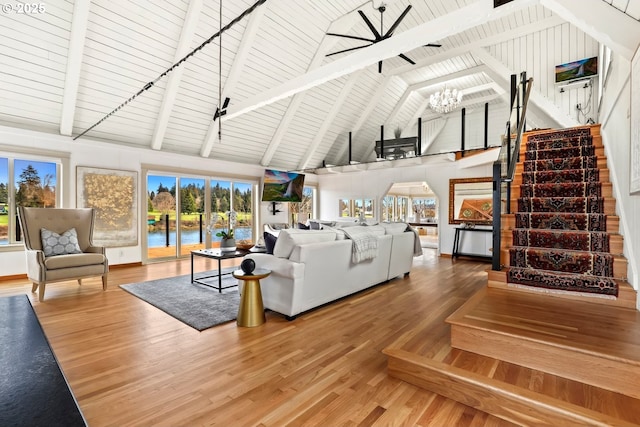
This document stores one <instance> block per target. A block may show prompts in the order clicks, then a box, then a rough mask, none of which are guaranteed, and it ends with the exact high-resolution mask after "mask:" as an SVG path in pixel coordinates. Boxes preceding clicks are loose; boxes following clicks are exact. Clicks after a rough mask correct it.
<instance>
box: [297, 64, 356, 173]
mask: <svg viewBox="0 0 640 427" xmlns="http://www.w3.org/2000/svg"><path fill="white" fill-rule="evenodd" d="M361 73H362V70H360V71H359V72H356V73H353V74H351V75H350V76H349V79H348V80H347V82H346V83H345V84H344V86H343V87H342V90H341V91H340V95H338V98H337V99H336V101H335V102H334V103H333V106H332V107H331V110H330V111H329V113H328V114H327V116H326V117H325V119H324V121H323V122H322V125H321V126H320V129H319V130H318V132H316V134H315V136H314V138H313V141H311V144H310V145H309V148H308V149H307V152H306V154H305V156H304V158H303V160H302V162H300V165H299V166H298V168H299V169H306V167H307V166H308V165H309V161H310V160H311V157H312V156H313V155H314V154H315V152H316V151H317V150H318V147H320V144H321V143H322V140H323V139H324V136H325V134H326V133H327V130H328V129H329V127H330V126H331V125H332V124H333V120H334V119H335V117H336V115H337V114H338V113H339V112H340V109H341V108H342V104H343V103H344V102H345V101H346V99H347V97H348V96H349V94H350V93H351V89H353V86H354V85H355V84H356V82H357V81H358V79H359V78H360V74H361Z"/></svg>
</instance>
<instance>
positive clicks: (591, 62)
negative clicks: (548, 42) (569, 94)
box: [556, 56, 598, 83]
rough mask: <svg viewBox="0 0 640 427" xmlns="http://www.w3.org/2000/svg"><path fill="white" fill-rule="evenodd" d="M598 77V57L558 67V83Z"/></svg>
mask: <svg viewBox="0 0 640 427" xmlns="http://www.w3.org/2000/svg"><path fill="white" fill-rule="evenodd" d="M597 75H598V57H597V56H594V57H593V58H585V59H581V60H579V61H573V62H567V63H566V64H560V65H556V83H566V82H570V81H572V80H580V79H587V78H589V77H593V76H597Z"/></svg>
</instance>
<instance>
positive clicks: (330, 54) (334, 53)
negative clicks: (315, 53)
mask: <svg viewBox="0 0 640 427" xmlns="http://www.w3.org/2000/svg"><path fill="white" fill-rule="evenodd" d="M372 44H373V43H371V44H366V45H364V46H356V47H352V48H349V49H344V50H339V51H337V52H333V53H328V54H326V55H325V56H333V55H337V54H339V53H344V52H349V51H352V50H356V49H362V48H363V47H369V46H371V45H372Z"/></svg>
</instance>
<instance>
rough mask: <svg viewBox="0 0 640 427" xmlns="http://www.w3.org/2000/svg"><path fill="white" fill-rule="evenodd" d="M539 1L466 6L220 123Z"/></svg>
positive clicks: (242, 107)
mask: <svg viewBox="0 0 640 427" xmlns="http://www.w3.org/2000/svg"><path fill="white" fill-rule="evenodd" d="M539 1H540V0H514V1H513V2H511V3H509V4H507V5H504V6H501V7H499V8H494V7H493V1H491V0H478V1H476V2H474V3H472V4H471V5H469V6H466V7H463V8H460V9H458V10H456V11H454V12H451V13H449V14H447V15H444V16H441V17H438V18H436V19H434V20H432V21H429V22H426V23H424V24H421V25H418V26H416V27H413V28H411V29H410V30H407V31H405V32H403V33H400V34H397V35H394V36H393V37H390V38H388V39H386V40H383V41H381V42H378V43H375V44H373V45H371V46H369V47H366V48H363V49H360V50H357V51H355V52H354V53H352V54H350V55H349V56H346V57H344V58H341V59H338V60H336V61H334V62H332V63H330V64H327V65H324V66H322V67H320V68H317V69H315V70H312V71H310V72H308V73H306V74H304V75H301V76H299V77H296V78H294V79H291V80H290V81H288V82H286V83H284V84H282V85H280V86H278V87H275V88H272V89H270V90H266V91H264V92H262V93H261V94H259V95H257V96H255V97H254V98H252V99H249V100H247V101H245V102H243V103H242V104H239V105H237V106H235V107H234V108H231V109H230V110H229V112H228V114H227V115H226V116H225V117H224V118H223V119H224V120H231V119H233V118H234V117H237V116H239V115H242V114H245V113H248V112H249V111H253V110H255V109H258V108H260V107H263V106H265V105H268V104H271V103H273V102H276V101H279V100H281V99H284V98H287V97H289V96H293V95H295V94H296V93H299V92H303V91H305V90H307V89H310V88H312V87H316V86H318V85H321V84H323V83H326V82H328V81H330V80H334V79H336V78H338V77H341V76H344V75H347V74H350V73H353V72H355V71H357V70H360V69H362V68H364V67H367V66H369V65H373V64H375V63H377V62H378V61H381V60H385V59H388V58H391V57H394V56H397V55H399V54H401V53H403V52H408V51H410V50H413V49H415V48H418V47H421V46H423V45H424V44H425V43H428V42H429V41H430V40H439V39H443V38H446V37H448V36H451V35H453V34H456V33H459V32H461V31H464V30H467V29H469V28H473V27H475V26H477V25H480V24H482V23H485V22H487V21H489V20H494V19H498V18H501V17H504V16H507V15H509V14H511V13H513V12H514V11H516V10H519V9H522V8H525V7H528V6H531V5H534V4H537V3H539Z"/></svg>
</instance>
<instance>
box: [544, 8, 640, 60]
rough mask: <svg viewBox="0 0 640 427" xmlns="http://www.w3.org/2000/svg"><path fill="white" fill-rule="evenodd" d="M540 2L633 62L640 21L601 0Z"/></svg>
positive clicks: (638, 37)
mask: <svg viewBox="0 0 640 427" xmlns="http://www.w3.org/2000/svg"><path fill="white" fill-rule="evenodd" d="M540 4H542V5H543V6H544V7H546V8H548V9H550V10H551V11H552V12H553V13H555V14H557V15H559V16H560V17H562V18H563V19H565V20H566V21H569V22H571V23H572V24H573V25H575V26H576V27H578V28H579V29H581V30H582V31H584V32H585V33H587V34H589V36H591V37H593V38H594V39H595V40H597V41H599V42H600V43H602V44H604V45H605V46H607V47H609V48H610V49H611V50H613V51H614V52H616V53H618V54H619V55H622V56H623V57H624V58H626V59H627V60H629V61H631V59H632V58H633V54H634V53H635V51H636V49H637V48H638V45H639V44H640V31H638V21H636V20H634V19H633V18H631V17H630V16H629V15H626V14H624V15H623V14H621V13H620V11H618V10H616V9H615V8H612V7H610V6H607V5H606V4H605V3H604V2H602V1H601V0H582V1H579V2H576V1H575V0H574V1H572V0H540Z"/></svg>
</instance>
